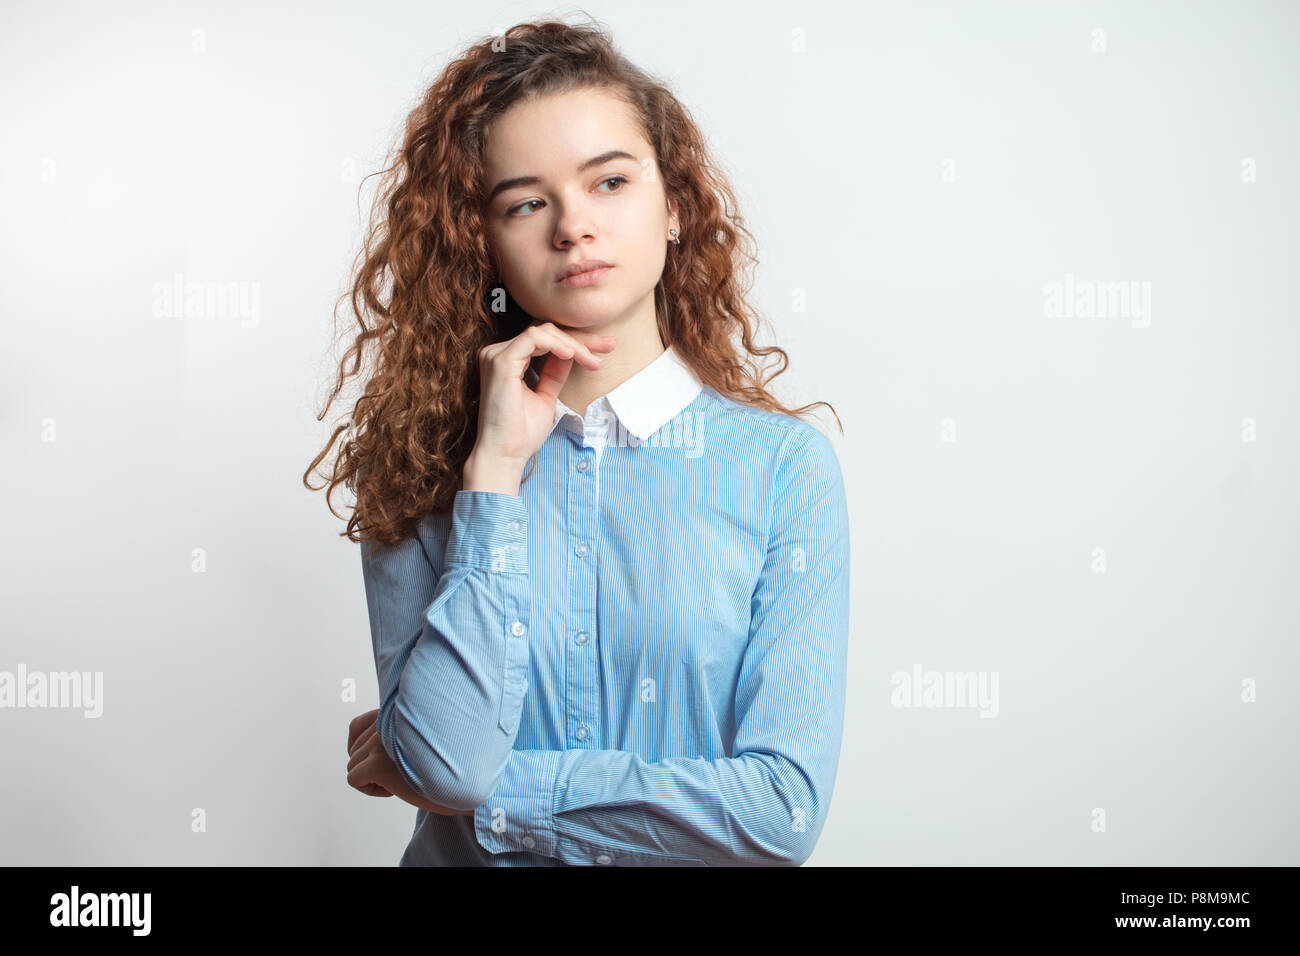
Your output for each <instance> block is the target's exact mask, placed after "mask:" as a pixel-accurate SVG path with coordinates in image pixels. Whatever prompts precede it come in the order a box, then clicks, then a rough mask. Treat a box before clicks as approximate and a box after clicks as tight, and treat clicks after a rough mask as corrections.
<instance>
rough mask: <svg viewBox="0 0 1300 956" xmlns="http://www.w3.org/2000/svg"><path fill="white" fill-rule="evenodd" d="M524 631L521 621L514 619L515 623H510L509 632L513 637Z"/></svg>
mask: <svg viewBox="0 0 1300 956" xmlns="http://www.w3.org/2000/svg"><path fill="white" fill-rule="evenodd" d="M524 631H525V628H524V622H523V621H515V623H513V624H511V625H510V633H511V634H513V635H514V636H515V637H521V636H522V635H523V633H524Z"/></svg>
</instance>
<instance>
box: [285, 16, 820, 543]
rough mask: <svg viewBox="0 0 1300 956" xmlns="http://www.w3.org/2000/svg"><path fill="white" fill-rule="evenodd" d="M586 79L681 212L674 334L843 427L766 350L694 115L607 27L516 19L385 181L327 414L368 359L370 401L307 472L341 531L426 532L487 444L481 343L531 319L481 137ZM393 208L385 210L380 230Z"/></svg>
mask: <svg viewBox="0 0 1300 956" xmlns="http://www.w3.org/2000/svg"><path fill="white" fill-rule="evenodd" d="M586 88H598V89H603V90H607V91H610V92H612V93H614V94H616V95H618V96H619V97H620V99H622V100H623V101H624V102H626V103H627V104H628V105H629V106H630V107H631V109H632V110H633V112H634V114H635V116H636V118H637V120H638V121H639V123H640V126H641V129H642V131H643V133H644V135H645V137H646V140H647V141H648V142H649V143H650V144H651V145H652V146H653V147H654V150H655V155H656V158H657V160H658V163H659V167H660V169H661V170H662V176H663V184H664V189H665V192H666V193H667V195H669V196H670V197H672V198H673V199H674V200H675V202H676V205H677V209H678V218H679V220H680V226H681V230H680V235H679V243H671V244H669V245H668V250H669V253H668V258H667V261H666V263H665V266H664V271H663V275H662V277H661V279H660V281H659V282H658V284H657V285H656V286H655V290H654V300H655V314H656V322H657V324H658V327H659V334H660V337H661V339H662V340H663V342H664V343H665V345H672V346H673V347H674V350H675V351H676V352H677V353H678V354H679V355H680V356H681V358H682V360H683V361H684V362H685V363H686V364H688V365H689V366H690V367H691V369H692V370H693V371H694V372H695V374H696V375H697V376H698V377H699V379H700V380H701V381H702V382H703V383H704V384H706V385H708V386H710V387H712V388H713V389H715V390H716V391H717V392H719V393H720V394H722V395H724V396H727V397H729V398H732V399H734V400H736V401H740V402H744V403H746V404H749V405H753V406H757V407H759V408H764V409H767V410H770V411H775V412H779V413H781V414H785V415H790V416H800V415H802V414H804V413H805V412H806V411H808V410H809V409H811V408H813V407H815V406H817V405H827V406H828V407H830V408H831V413H832V414H834V415H835V420H836V423H837V424H838V425H839V427H840V431H841V433H843V430H844V427H843V424H842V423H840V420H839V415H838V414H836V413H835V409H834V407H832V406H830V405H829V403H827V402H813V403H811V404H809V405H804V406H801V407H800V408H797V409H794V410H791V409H787V408H786V407H785V406H784V405H782V404H781V403H780V402H779V401H777V399H776V398H774V397H773V396H772V395H770V394H769V393H768V391H767V389H766V387H765V386H766V384H767V382H768V381H770V380H771V379H772V378H774V377H775V376H776V375H780V374H781V373H782V372H784V371H785V369H786V367H787V365H788V364H789V357H788V356H787V355H786V353H785V351H784V350H782V349H780V348H778V347H776V346H758V345H755V343H754V335H753V333H754V330H755V328H756V327H757V325H758V323H759V322H760V321H761V320H760V318H759V316H758V314H757V313H756V312H755V311H754V310H753V308H752V307H751V306H750V305H749V303H748V302H747V301H746V293H747V292H748V290H749V288H750V280H749V276H748V270H749V267H750V266H752V265H753V264H756V263H757V261H758V260H757V257H756V256H755V254H754V251H753V250H754V239H753V236H752V234H751V233H750V232H749V231H748V230H747V229H746V228H745V225H744V220H743V219H742V218H741V217H740V215H739V214H738V213H737V212H736V200H735V196H734V194H733V192H732V190H731V188H730V186H729V185H728V182H727V180H726V178H725V177H724V176H723V175H722V174H721V173H720V172H719V170H718V169H717V167H716V166H715V164H714V162H713V161H712V159H711V157H710V155H709V152H708V150H707V148H706V145H705V141H704V137H703V135H702V134H701V132H700V130H699V128H698V127H697V126H696V123H695V122H694V120H693V119H692V118H691V116H690V114H689V113H688V111H687V110H686V108H685V107H684V106H683V105H682V104H681V103H680V102H678V100H677V98H676V97H675V96H673V94H672V93H670V92H669V90H668V88H667V86H666V85H665V84H663V83H662V82H660V81H659V80H657V79H655V78H654V77H652V76H651V75H649V74H647V73H645V72H643V71H642V70H641V69H639V68H638V67H636V66H634V65H633V64H632V63H630V62H629V61H628V60H626V59H625V58H624V57H623V56H622V55H621V54H619V53H618V52H617V51H616V50H615V48H614V46H613V44H612V41H611V39H610V37H609V36H608V35H607V33H606V32H605V30H604V29H602V28H601V27H600V26H598V25H597V24H595V23H594V22H592V23H591V24H590V25H583V26H572V25H569V24H567V23H564V22H562V21H559V20H542V21H537V22H532V23H523V24H518V25H516V26H514V27H511V28H510V29H509V30H506V31H505V33H504V34H503V35H502V36H499V37H489V38H487V39H484V40H483V41H482V42H480V43H478V44H477V45H474V46H472V47H470V48H469V49H468V50H467V51H465V52H464V53H463V54H462V55H461V56H460V58H459V59H456V60H455V61H453V62H452V63H451V64H450V65H448V66H447V67H446V69H445V70H443V72H442V73H441V74H440V75H439V76H438V78H437V79H436V80H435V81H434V82H433V84H432V85H431V86H430V87H429V89H428V90H427V92H426V93H425V94H424V96H423V98H422V100H421V102H420V103H419V105H418V106H416V108H415V109H414V110H413V111H412V112H411V113H410V115H409V116H408V117H407V119H406V130H405V136H404V138H403V142H402V144H401V147H400V151H399V152H398V154H397V156H396V158H395V160H394V161H393V162H392V163H391V165H389V166H388V168H387V169H384V170H381V171H380V172H379V173H372V174H371V175H372V176H373V175H381V174H382V175H383V177H384V178H383V179H382V180H381V184H382V188H381V189H380V191H379V192H378V194H377V196H376V198H375V202H374V206H373V207H372V209H371V214H370V225H369V229H368V234H367V236H366V238H365V241H364V245H363V248H362V250H361V251H360V252H359V253H358V255H357V259H356V262H355V263H354V281H353V282H352V285H351V288H350V290H349V291H347V292H344V293H343V295H342V296H340V297H339V300H338V301H337V302H336V304H335V308H334V312H335V320H336V322H337V317H338V316H337V314H338V308H339V305H341V304H342V303H343V302H344V300H347V299H349V298H350V299H351V305H352V311H353V313H354V315H355V316H356V320H357V324H358V325H359V326H360V331H359V332H358V333H357V334H356V337H355V339H354V340H353V342H352V344H351V345H350V347H349V348H348V349H347V351H346V353H345V354H344V356H343V359H342V361H341V362H340V364H339V370H338V377H337V380H336V382H335V384H334V389H333V391H332V392H331V394H330V396H329V398H328V400H327V401H326V403H325V407H324V409H322V410H321V412H320V414H319V415H318V416H317V421H320V420H321V419H323V418H324V416H325V414H326V413H327V412H328V411H329V408H330V405H332V404H333V402H334V400H335V398H337V397H338V395H339V392H340V390H341V389H342V388H343V385H344V382H345V380H346V379H347V378H348V377H349V376H352V375H358V376H360V370H361V367H362V365H363V360H364V361H365V364H367V373H366V376H365V377H364V388H363V394H362V395H361V396H360V397H359V398H358V399H357V401H356V404H355V406H354V407H353V410H352V415H351V418H350V420H349V421H348V422H347V423H345V424H341V425H339V426H338V427H337V428H335V429H334V432H333V434H332V435H331V436H330V439H329V442H328V443H327V444H326V446H325V448H324V449H323V450H322V451H321V452H320V454H318V455H317V456H316V458H315V460H313V461H312V463H311V464H310V465H309V466H308V468H307V471H306V472H305V473H304V474H303V484H304V485H306V487H307V488H308V490H310V491H319V490H321V488H325V487H328V491H326V495H325V500H326V503H327V505H328V506H329V508H330V512H331V513H332V514H335V516H336V517H342V515H338V514H337V513H336V512H335V511H334V508H333V505H332V504H330V496H331V494H332V493H333V491H334V490H335V488H336V487H337V486H338V485H339V484H340V483H344V484H345V486H346V487H347V488H348V489H349V490H350V491H352V492H354V493H355V495H356V505H355V509H354V511H353V513H352V515H351V517H350V518H349V520H348V524H347V529H346V530H345V531H343V532H340V534H341V536H346V537H347V538H348V539H349V540H351V541H354V542H361V541H366V540H377V541H379V542H381V543H382V544H384V545H393V544H396V543H398V542H400V541H401V540H403V539H405V538H408V537H411V536H412V535H413V534H414V533H415V527H416V525H417V524H418V522H419V521H420V519H421V518H422V517H424V516H426V515H428V514H431V513H438V512H445V511H448V510H450V508H451V506H452V503H453V502H454V499H455V496H456V492H457V491H458V490H459V489H460V487H461V471H462V469H463V468H464V464H465V460H466V459H467V458H468V456H469V453H470V452H471V451H472V450H473V447H474V442H475V439H476V437H477V431H478V403H479V388H480V382H479V367H478V353H479V350H480V349H481V348H482V347H483V346H485V345H488V344H490V343H493V342H501V341H505V340H507V339H511V338H514V337H515V336H516V335H518V334H520V333H521V332H523V331H524V329H526V328H527V327H528V326H529V325H530V324H531V322H532V318H531V317H530V316H529V315H528V314H527V313H526V312H524V311H523V310H522V309H520V308H519V307H518V305H517V304H516V303H515V302H514V301H513V299H511V298H510V296H509V294H508V293H507V292H506V291H505V290H504V288H502V283H501V280H500V278H499V277H498V275H497V274H496V270H495V268H494V263H493V259H492V256H491V253H490V251H489V249H488V245H487V241H486V238H485V230H484V221H483V213H484V209H485V205H484V202H483V200H484V182H483V177H484V166H483V158H482V149H483V144H484V133H485V131H486V129H487V128H488V126H489V124H490V123H491V122H492V121H493V120H494V119H495V118H496V117H498V116H500V115H501V114H502V113H503V112H505V111H506V110H507V109H508V108H509V107H510V106H511V105H512V104H514V103H516V102H519V101H521V100H524V99H531V98H535V97H538V96H545V95H548V94H554V93H564V92H569V91H571V90H575V89H586ZM390 158H391V157H390ZM366 178H367V179H368V178H369V176H368V177H366ZM363 184H364V180H363ZM381 207H386V215H385V216H384V217H383V218H382V220H380V221H379V222H378V223H376V215H377V212H378V210H379V209H380V208H381ZM367 317H369V318H371V320H372V321H371V322H370V324H367ZM336 334H337V325H336ZM737 339H738V340H739V345H738V344H737ZM769 355H777V356H779V361H780V367H779V368H777V369H776V370H775V371H772V372H770V373H768V372H767V369H766V368H765V367H760V366H759V365H758V364H757V363H756V362H755V358H756V357H760V356H761V357H766V356H769ZM541 358H542V359H544V358H545V357H544V356H542V357H541ZM371 366H373V367H371ZM765 373H767V374H766V375H765ZM358 381H362V378H361V377H359V378H358ZM530 384H531V381H530ZM345 431H346V432H348V437H347V439H346V440H345V441H343V442H341V443H340V451H339V454H338V458H337V460H336V461H335V462H334V469H333V473H332V475H328V476H326V477H327V478H328V485H327V486H326V485H322V486H320V487H313V486H312V484H311V482H310V481H309V478H310V476H311V473H312V471H313V470H314V469H315V468H316V466H317V465H318V464H320V462H321V461H322V460H323V459H324V458H325V457H326V455H328V454H329V452H330V449H331V448H333V447H334V444H335V442H336V440H338V439H339V436H340V434H342V433H343V432H345ZM530 473H531V472H530ZM526 478H527V476H525V480H526Z"/></svg>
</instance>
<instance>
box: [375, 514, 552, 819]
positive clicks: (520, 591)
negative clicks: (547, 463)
mask: <svg viewBox="0 0 1300 956" xmlns="http://www.w3.org/2000/svg"><path fill="white" fill-rule="evenodd" d="M361 554H362V572H363V576H364V578H365V588H366V604H367V608H368V611H369V615H370V633H371V638H372V642H373V644H374V652H375V670H376V672H377V674H378V678H379V700H380V705H379V720H378V726H379V736H380V739H381V740H382V741H383V744H384V748H385V749H386V750H387V751H388V754H389V756H391V757H392V759H393V762H394V763H395V764H396V765H397V767H398V768H399V770H400V771H401V773H402V774H403V776H404V777H405V778H406V780H407V782H408V783H409V784H410V785H411V787H413V788H414V789H415V790H416V791H417V792H418V793H420V794H422V795H423V796H424V797H426V798H427V799H429V800H432V801H433V802H435V803H438V804H441V805H443V806H446V807H450V808H452V809H456V810H472V809H474V807H475V806H476V805H477V804H478V803H480V802H481V801H482V799H483V794H485V793H488V792H490V787H491V781H494V780H496V779H497V778H499V777H500V776H501V773H502V770H503V768H504V766H505V763H506V759H507V757H508V756H509V754H510V752H511V748H512V747H513V745H514V742H515V737H516V735H517V732H518V728H519V718H520V713H521V711H522V708H523V699H524V692H525V690H526V689H527V675H528V659H529V649H528V640H527V632H528V617H529V611H530V593H531V592H530V590H529V574H528V564H527V555H528V549H527V510H526V508H525V505H524V502H523V500H522V499H520V498H519V497H517V496H515V495H507V494H503V493H499V492H490V491H460V492H457V494H456V498H455V501H454V503H453V506H452V516H451V527H450V532H449V534H448V536H447V540H446V547H445V551H444V552H443V553H442V554H438V555H436V556H431V555H429V554H428V553H427V552H426V549H425V547H424V545H423V544H422V543H421V540H420V539H419V538H418V537H415V538H408V539H407V540H405V541H403V542H401V543H400V544H398V545H397V546H395V547H392V548H382V547H378V546H376V545H375V544H374V543H373V542H363V544H362V551H361ZM431 558H432V560H431Z"/></svg>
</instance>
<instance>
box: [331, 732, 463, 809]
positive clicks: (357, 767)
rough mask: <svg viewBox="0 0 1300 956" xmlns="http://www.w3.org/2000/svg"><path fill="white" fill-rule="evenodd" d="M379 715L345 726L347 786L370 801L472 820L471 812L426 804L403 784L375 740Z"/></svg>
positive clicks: (377, 734)
mask: <svg viewBox="0 0 1300 956" xmlns="http://www.w3.org/2000/svg"><path fill="white" fill-rule="evenodd" d="M378 721H379V711H378V710H371V711H367V712H366V713H364V714H361V715H360V716H358V717H353V718H352V722H351V723H350V724H348V756H349V758H350V759H349V760H348V783H349V784H351V785H352V786H354V787H356V788H357V789H358V790H360V791H361V792H362V793H364V794H366V795H367V796H371V797H393V796H397V797H401V798H402V799H403V800H405V801H406V802H407V803H409V804H411V805H412V806H415V807H420V808H421V809H424V810H429V811H431V812H433V813H439V814H442V815H443V816H447V817H456V816H466V817H472V816H473V815H474V811H473V810H452V809H451V808H450V807H444V806H440V805H439V804H436V803H434V802H433V801H431V800H426V799H425V798H424V797H422V796H420V795H419V794H418V793H416V792H415V791H414V790H412V789H411V788H410V787H409V786H408V785H407V783H406V780H405V778H403V776H402V772H401V771H400V770H398V769H397V764H395V763H393V759H392V758H391V757H389V756H388V751H387V750H385V749H384V742H383V741H382V740H380V739H379V723H378Z"/></svg>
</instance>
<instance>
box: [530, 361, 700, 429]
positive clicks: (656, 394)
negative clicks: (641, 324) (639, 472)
mask: <svg viewBox="0 0 1300 956" xmlns="http://www.w3.org/2000/svg"><path fill="white" fill-rule="evenodd" d="M701 389H702V383H701V382H700V380H699V379H698V378H697V377H696V376H695V373H694V372H693V371H692V370H691V369H690V367H689V366H687V365H686V363H685V362H683V361H682V357H681V356H680V355H678V354H677V352H676V350H675V349H674V348H673V347H672V346H671V345H670V346H668V347H667V348H666V349H664V351H663V353H662V354H661V355H660V356H659V357H658V358H656V359H655V360H654V361H653V362H651V363H650V364H649V365H647V366H646V367H645V368H643V369H641V371H639V372H637V373H636V374H635V375H633V376H632V377H631V378H629V379H628V380H627V381H625V382H623V383H622V384H621V385H619V386H618V387H616V388H614V389H612V390H610V391H609V392H607V393H606V394H605V395H602V396H601V397H600V398H598V399H596V400H595V401H593V402H592V403H591V407H590V408H588V409H587V415H588V417H591V415H592V414H593V413H597V414H598V413H599V411H600V410H599V409H597V408H596V406H597V405H598V404H599V403H601V402H604V403H605V404H606V405H608V406H609V408H610V410H611V411H612V412H613V413H614V414H615V415H616V416H617V417H618V420H619V424H620V425H621V426H622V427H623V429H624V430H626V431H628V432H631V433H632V434H633V435H635V436H636V437H637V439H638V440H640V441H645V440H646V439H647V438H649V437H650V436H651V435H653V434H654V433H655V432H657V431H658V430H659V429H660V428H662V427H663V426H664V425H666V424H667V423H668V422H670V421H672V419H673V418H674V416H676V415H677V413H678V412H680V411H681V410H682V409H684V408H685V407H686V406H687V405H689V404H690V403H691V402H693V401H694V400H695V397H696V396H697V395H699V394H700V391H701ZM566 415H573V416H575V417H578V418H580V417H581V416H579V415H578V413H577V412H575V411H573V410H572V409H571V408H569V407H568V406H567V405H565V404H564V403H563V402H562V401H560V400H559V399H558V398H557V399H556V400H555V420H554V422H552V424H551V427H552V428H554V427H555V425H557V424H559V422H560V419H562V418H564V417H565V416H566ZM580 429H581V426H579V430H580Z"/></svg>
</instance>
